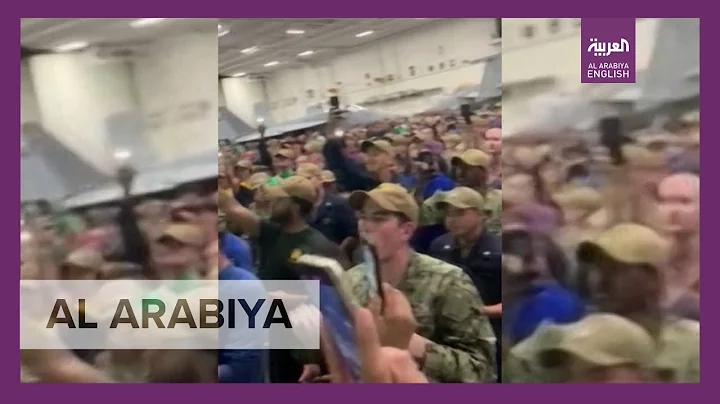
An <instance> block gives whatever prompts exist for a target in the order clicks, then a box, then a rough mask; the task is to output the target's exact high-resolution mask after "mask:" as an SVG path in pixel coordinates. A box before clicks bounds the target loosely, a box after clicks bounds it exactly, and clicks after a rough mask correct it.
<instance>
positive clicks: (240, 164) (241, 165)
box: [235, 160, 253, 170]
mask: <svg viewBox="0 0 720 404" xmlns="http://www.w3.org/2000/svg"><path fill="white" fill-rule="evenodd" d="M235 167H236V168H245V169H248V170H249V169H251V168H252V167H253V164H252V161H250V160H239V161H238V162H237V163H236V164H235Z"/></svg>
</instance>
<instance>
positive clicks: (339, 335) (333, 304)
mask: <svg viewBox="0 0 720 404" xmlns="http://www.w3.org/2000/svg"><path fill="white" fill-rule="evenodd" d="M301 273H302V274H301V278H302V279H305V280H317V281H319V282H320V307H319V309H320V313H322V316H323V319H324V321H323V324H324V326H325V329H326V331H327V334H328V335H329V336H330V343H331V345H332V347H333V349H335V351H336V352H337V353H338V355H337V356H338V357H339V358H340V360H341V361H342V366H343V367H344V369H342V371H343V372H345V373H346V374H347V375H349V376H350V378H351V380H353V381H357V382H359V381H360V359H359V357H358V354H357V341H356V340H355V327H354V324H353V320H352V316H351V313H350V310H349V308H348V306H347V305H346V304H345V301H344V300H343V298H342V295H341V293H342V292H340V291H339V290H338V287H337V286H336V285H335V282H334V281H333V279H332V278H331V277H330V275H328V273H327V272H326V271H325V270H323V269H322V268H316V267H313V266H309V265H302V269H301Z"/></svg>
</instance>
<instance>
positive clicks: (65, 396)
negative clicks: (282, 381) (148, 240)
mask: <svg viewBox="0 0 720 404" xmlns="http://www.w3.org/2000/svg"><path fill="white" fill-rule="evenodd" d="M281 2H282V3H285V4H279V3H281ZM466 3H467V4H466V6H463V5H462V4H460V3H458V2H456V3H455V4H453V6H452V7H439V4H438V3H426V4H423V3H417V2H412V3H410V2H407V1H396V2H387V1H378V0H364V1H362V2H360V3H352V2H350V3H347V2H346V3H337V2H330V1H328V0H319V1H313V2H294V1H282V0H277V1H275V2H272V3H268V2H265V3H263V2H259V3H258V2H255V3H253V2H243V3H238V2H230V1H223V2H220V1H210V2H202V3H192V2H190V3H177V2H173V3H172V4H168V5H164V4H162V3H161V2H154V3H153V2H150V3H148V2H141V1H137V0H129V1H124V2H120V3H112V2H97V1H92V2H91V1H88V0H76V1H74V2H73V4H68V3H67V2H57V1H48V0H36V1H33V2H30V3H23V2H16V3H9V4H8V5H7V6H8V7H7V11H6V12H5V17H3V19H4V20H6V21H7V23H5V24H1V25H0V27H1V29H2V30H3V31H4V34H2V35H0V38H1V39H0V40H2V48H3V49H5V51H4V52H3V53H4V54H5V55H12V54H16V55H19V52H18V44H19V42H20V40H19V27H18V25H19V21H18V19H19V18H20V17H22V16H26V17H27V16H32V15H33V14H44V15H45V16H49V15H55V16H58V17H60V16H64V17H70V16H72V17H78V16H82V15H85V16H92V17H97V16H106V17H128V16H129V15H131V14H135V15H143V14H144V15H156V16H159V15H164V16H167V17H187V16H193V17H196V18H199V17H208V18H209V17H213V16H217V15H219V14H221V13H226V14H227V16H228V17H230V16H236V17H249V16H253V17H256V18H260V17H305V18H310V17H315V18H317V17H326V18H338V17H377V16H378V14H383V15H384V16H386V17H400V16H405V17H413V15H408V14H415V15H414V16H417V17H428V16H436V17H452V16H458V15H461V14H465V17H470V16H476V17H479V16H483V15H484V16H488V15H493V14H495V15H506V16H508V17H510V16H512V15H513V14H515V16H518V14H521V15H522V16H525V17H527V16H528V15H532V14H535V13H536V15H545V16H548V14H551V13H553V12H552V10H553V9H555V10H556V11H555V14H556V15H555V17H560V16H565V17H568V18H569V17H580V16H582V15H583V14H584V13H583V12H582V11H581V10H580V9H581V8H584V7H587V8H588V15H594V16H605V17H617V16H618V15H617V14H625V15H628V16H632V15H643V14H648V11H652V12H653V13H655V14H661V15H677V14H678V13H681V14H685V16H686V17H693V16H699V15H700V14H701V13H700V7H698V6H697V5H696V4H694V2H688V1H685V2H683V3H682V7H681V8H678V7H677V4H676V3H665V4H662V3H653V4H640V3H638V2H636V3H632V2H624V3H622V4H614V3H613V2H612V1H611V2H609V3H608V2H604V3H597V4H591V5H587V6H584V5H583V4H580V3H578V2H576V1H570V0H562V1H555V2H552V4H550V3H551V2H548V1H544V2H534V1H528V0H524V1H516V2H514V3H512V4H511V3H502V2H500V3H498V2H490V3H486V4H482V5H481V4H478V3H477V2H472V1H466ZM705 4H706V5H707V6H710V5H711V4H712V3H709V2H706V3H705ZM15 5H17V6H18V7H19V8H21V10H20V11H19V12H18V16H17V17H13V16H8V14H12V13H13V12H12V11H11V8H10V7H12V6H15ZM134 6H137V9H136V10H142V12H130V10H132V9H135V8H134ZM703 8H704V7H703ZM708 8H709V7H708ZM73 10H74V11H73ZM278 13H282V14H283V15H278ZM688 14H693V15H688ZM704 14H706V15H709V13H704ZM719 26H720V24H712V23H710V22H709V21H708V22H707V23H703V24H702V28H701V32H702V34H703V35H702V36H704V37H705V38H717V37H720V35H718V34H717V31H716V29H717V28H719ZM713 32H715V34H713ZM714 56H715V53H713V52H708V53H706V54H705V55H704V57H703V58H702V59H701V63H702V62H705V68H706V69H707V71H708V72H712V71H714V70H715V69H713V68H712V65H714ZM4 69H5V70H7V71H8V72H7V73H6V74H4V75H3V77H4V78H5V86H4V87H3V88H4V89H5V91H3V92H2V94H3V97H4V98H5V101H7V102H8V103H7V104H6V107H4V108H3V110H2V111H3V114H4V116H5V119H3V121H2V122H3V123H4V124H5V127H6V129H5V131H4V136H2V142H3V145H2V147H0V150H2V151H3V153H5V154H6V155H7V156H6V157H7V158H5V159H2V160H1V161H3V162H6V163H8V166H7V168H6V169H4V170H3V171H4V174H5V176H6V178H8V179H9V178H13V177H14V178H17V179H16V180H15V184H16V185H15V186H14V187H13V188H12V191H13V192H14V193H16V196H15V197H10V199H9V200H6V201H5V202H7V203H4V204H5V206H6V208H5V209H2V210H0V212H2V214H3V215H4V220H3V222H4V223H6V224H7V223H13V226H12V227H11V226H9V225H6V226H2V227H1V228H0V230H1V231H2V232H3V234H2V237H3V239H5V240H6V242H7V244H6V245H12V244H16V245H18V241H19V240H18V231H19V230H18V228H15V230H13V227H15V226H17V225H18V220H17V216H15V215H17V214H18V212H19V206H18V205H19V199H20V197H19V193H20V191H19V189H20V187H19V179H20V173H19V167H20V164H19V158H20V157H19V153H18V150H19V149H20V144H19V143H20V138H19V136H18V134H19V133H20V127H19V126H20V123H19V121H18V118H17V117H18V116H19V109H20V103H19V102H18V97H19V93H20V88H19V87H20V85H19V80H18V78H19V77H20V64H19V63H18V64H17V65H15V67H12V63H5V65H4ZM716 78H717V75H715V74H708V75H706V76H704V79H705V84H706V86H707V87H708V88H710V87H713V86H712V82H714V81H716ZM208 80H213V83H214V82H215V81H216V80H217V77H209V78H208ZM708 94H710V93H708ZM712 100H713V99H712V98H710V95H707V96H706V97H705V100H704V101H705V102H706V103H708V102H712ZM705 107H706V108H709V107H708V104H705ZM715 117H716V116H715V115H714V114H707V115H705V117H704V118H705V119H704V121H703V128H704V129H705V131H706V132H710V131H711V130H712V129H711V128H712V127H713V125H714V124H715V122H714V119H715ZM11 122H15V124H14V125H13V126H12V127H10V123H11ZM704 140H705V147H706V148H709V147H710V143H711V142H714V138H713V137H710V136H706V137H705V139H704ZM711 165H714V160H708V163H707V164H705V166H706V167H705V168H706V169H707V170H710V169H711V168H712V167H710V166H711ZM707 170H706V171H707ZM707 172H709V171H707ZM712 190H713V188H707V189H706V192H704V193H703V196H704V199H705V201H704V203H706V204H707V203H710V204H712V203H713V202H714V200H715V199H716V197H714V195H713V193H712ZM14 198H18V199H14ZM10 201H12V202H13V203H12V204H11V203H10ZM16 204H17V205H16ZM706 206H712V205H706ZM714 213H715V211H714V210H709V211H707V212H706V213H705V214H706V216H705V218H706V221H707V222H708V223H710V222H711V221H713V220H712V217H711V216H712V215H714ZM704 229H705V230H707V231H706V233H708V234H704V237H703V239H704V240H706V241H708V244H709V243H710V238H709V235H710V229H711V228H710V226H709V225H708V226H705V227H704ZM708 248H711V247H710V246H708ZM703 251H710V250H709V249H708V250H706V249H705V248H703ZM8 261H9V262H7V263H6V264H7V265H6V267H7V269H8V270H6V271H2V272H1V273H2V276H3V277H5V279H6V281H5V282H0V287H2V288H3V290H4V293H2V296H3V301H4V304H5V305H7V306H5V307H6V309H7V310H8V312H12V310H13V307H11V305H13V306H14V309H15V310H18V307H17V305H18V304H19V303H18V302H19V298H18V297H19V288H18V284H17V283H15V282H17V280H18V277H19V275H18V274H19V271H17V269H15V268H17V267H18V266H19V254H18V255H14V256H13V258H12V259H9V260H8ZM708 264H714V263H710V262H708ZM716 274H717V271H715V270H714V269H713V268H711V269H709V270H707V271H706V272H705V273H704V274H703V276H704V280H705V283H706V284H709V283H713V284H714V281H712V279H711V277H714V276H715V275H716ZM708 290H710V289H708ZM717 296H718V295H715V294H710V295H705V307H713V306H714V300H715V297H717ZM706 311H707V310H706ZM16 312H17V311H16ZM709 321H711V320H709ZM712 326H713V324H712V323H707V324H706V325H705V328H704V332H705V334H706V337H707V338H705V339H704V340H705V341H710V342H709V343H708V344H705V346H704V347H703V353H705V354H706V358H709V357H712V356H714V355H711V354H710V350H711V349H713V344H712V342H713V341H715V338H712V334H714V333H715V331H714V330H713V328H712ZM6 331H7V332H6V333H4V334H3V339H4V340H5V342H4V343H2V344H0V347H2V348H1V349H2V350H3V352H4V354H3V355H2V358H3V360H2V361H0V369H2V373H1V374H0V380H3V381H4V384H5V386H6V387H5V389H4V394H5V395H6V397H10V396H12V395H14V394H17V395H21V397H22V398H23V399H24V400H26V401H31V400H32V401H37V402H55V401H57V400H58V399H60V400H62V401H66V400H67V401H72V402H74V403H78V404H79V403H83V402H97V401H98V400H100V401H102V402H103V404H115V403H117V404H127V403H128V401H132V400H138V399H140V400H142V401H146V400H147V401H151V400H152V401H154V402H158V401H163V402H172V403H175V404H178V403H192V404H197V403H201V402H205V401H206V400H208V399H210V400H219V399H227V398H229V397H234V399H235V400H241V401H249V402H285V403H289V402H297V400H304V399H307V400H312V401H316V402H317V401H320V402H333V403H337V402H342V403H345V404H353V403H358V404H366V403H367V402H368V401H369V400H370V401H372V400H377V399H381V400H382V401H386V400H387V401H390V402H398V401H403V402H414V403H420V402H432V403H435V404H437V403H441V402H444V401H446V400H448V399H450V400H456V399H459V394H462V393H467V394H471V395H472V397H475V399H479V400H481V401H489V402H494V403H501V402H508V401H515V400H517V401H521V400H522V401H523V402H529V401H534V400H537V398H538V395H537V394H538V393H543V392H545V393H553V394H552V395H550V394H548V395H547V396H545V398H546V399H548V400H557V399H558V398H559V397H563V400H562V401H564V400H567V401H568V402H570V401H571V400H572V402H582V403H588V404H593V403H598V404H607V402H608V399H612V398H621V399H626V400H628V401H634V402H653V403H654V404H658V403H663V402H672V403H677V402H682V401H683V400H684V399H691V397H690V396H689V393H691V391H690V390H689V389H688V390H686V389H685V388H683V387H675V386H626V387H607V386H603V387H593V386H581V385H566V386H563V387H555V386H552V385H544V386H541V385H538V386H518V385H514V387H510V386H508V387H502V386H501V385H497V384H490V385H427V386H407V385H404V386H402V385H397V386H392V387H390V386H363V385H354V386H352V385H348V386H343V385H287V386H282V388H280V387H279V386H277V385H275V386H273V385H243V386H233V385H224V386H223V385H220V386H215V385H175V386H172V387H169V386H164V385H157V384H156V385H150V384H147V385H140V384H138V385H123V386H119V385H86V386H83V387H81V388H80V389H81V390H77V389H78V387H77V386H72V385H47V384H46V385H41V384H25V385H21V384H20V382H19V368H18V364H19V358H20V354H19V350H18V349H17V347H18V346H19V333H18V332H15V331H14V328H12V327H8V329H7V330H6ZM714 363H717V362H716V361H710V360H708V361H705V362H704V364H705V366H704V368H703V369H704V371H705V373H704V377H705V379H706V380H712V374H711V373H710V372H712V370H713V364H714ZM715 366H717V365H715ZM498 386H499V387H498ZM699 388H700V387H699V386H695V387H693V390H692V391H694V392H695V393H700V391H699V390H695V389H699ZM165 389H167V390H165ZM556 389H557V390H556ZM587 389H590V390H587ZM644 389H648V390H645V392H644V393H643V391H642V390H644ZM225 390H227V391H225ZM308 390H318V392H317V393H318V394H317V395H313V396H309V395H307V394H309V393H312V392H309V391H308ZM490 390H493V391H490ZM103 392H104V393H103ZM301 392H302V393H303V394H305V396H300V395H297V394H296V393H301ZM223 393H227V394H228V395H227V396H225V395H224V394H223ZM478 393H481V395H480V396H478V395H477V394H478ZM631 395H637V397H631ZM393 396H397V397H393ZM708 396H710V397H712V396H713V394H712V392H711V391H710V392H709V394H708ZM301 397H304V398H301ZM693 400H697V398H696V399H693Z"/></svg>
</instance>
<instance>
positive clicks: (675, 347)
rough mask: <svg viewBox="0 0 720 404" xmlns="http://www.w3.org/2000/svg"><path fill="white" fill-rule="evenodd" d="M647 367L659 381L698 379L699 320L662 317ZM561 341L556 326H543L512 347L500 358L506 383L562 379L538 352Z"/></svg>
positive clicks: (684, 381) (603, 336) (553, 346)
mask: <svg viewBox="0 0 720 404" xmlns="http://www.w3.org/2000/svg"><path fill="white" fill-rule="evenodd" d="M596 335H598V336H599V337H600V338H607V334H603V333H599V334H596ZM656 340H657V341H658V343H657V344H656V346H657V347H658V348H657V351H656V352H655V354H654V359H653V360H652V364H651V365H650V369H649V370H650V371H651V373H652V375H653V376H654V377H655V378H656V380H657V381H659V382H663V383H699V382H700V324H699V323H698V322H695V321H691V320H678V319H666V320H665V323H664V324H663V326H662V328H661V330H660V334H659V337H658V338H657V339H656ZM561 341H562V337H561V335H560V334H559V333H558V330H557V327H554V326H544V327H541V328H539V329H538V330H537V331H536V332H535V334H533V335H532V336H530V337H529V338H528V339H526V340H525V341H523V342H521V343H519V344H518V345H516V346H515V347H513V348H512V349H511V350H510V352H509V354H508V355H507V357H506V358H505V360H504V361H503V373H504V374H503V381H504V382H506V383H562V382H566V381H567V375H566V374H565V369H562V368H559V367H553V368H548V367H544V366H543V365H542V363H541V361H540V360H539V356H540V353H542V352H545V351H547V350H550V349H553V348H555V347H557V346H558V345H559V344H560V343H561Z"/></svg>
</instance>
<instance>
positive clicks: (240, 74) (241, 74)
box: [232, 72, 247, 77]
mask: <svg viewBox="0 0 720 404" xmlns="http://www.w3.org/2000/svg"><path fill="white" fill-rule="evenodd" d="M232 76H233V77H243V76H247V73H245V72H240V73H235V74H233V75H232Z"/></svg>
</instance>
